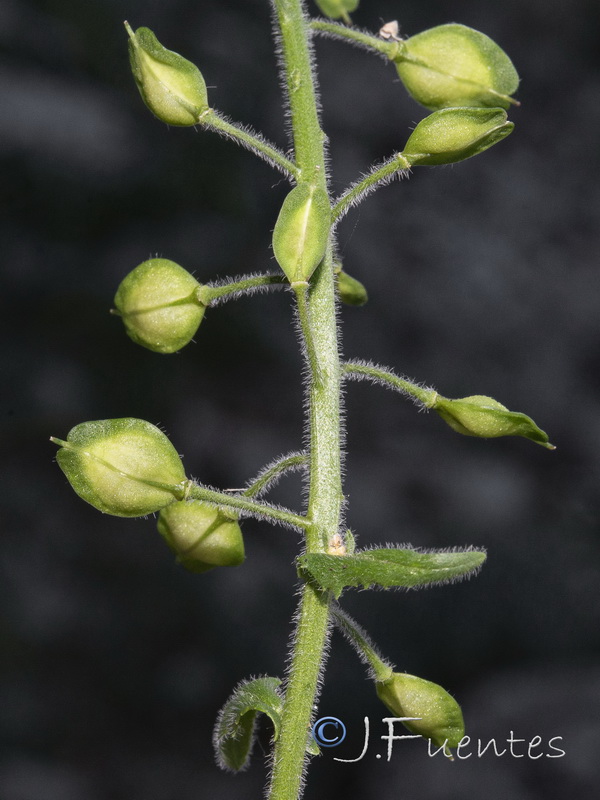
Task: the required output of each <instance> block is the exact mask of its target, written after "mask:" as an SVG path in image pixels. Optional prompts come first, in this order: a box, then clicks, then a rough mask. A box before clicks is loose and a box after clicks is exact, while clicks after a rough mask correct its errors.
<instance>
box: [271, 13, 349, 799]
mask: <svg viewBox="0 0 600 800" xmlns="http://www.w3.org/2000/svg"><path fill="white" fill-rule="evenodd" d="M272 2H273V6H274V9H275V15H276V22H277V26H278V29H279V32H280V37H281V53H282V63H283V70H284V75H285V84H286V87H287V92H288V100H289V109H290V117H291V122H292V133H293V139H294V150H295V160H296V164H297V165H298V167H299V169H300V173H301V180H302V181H306V182H308V183H310V184H311V185H313V186H316V187H320V188H323V189H325V190H326V189H327V176H326V166H325V152H324V140H325V136H324V134H323V131H322V130H321V125H320V120H319V114H318V108H317V99H316V89H315V77H314V73H313V63H312V53H311V47H310V42H309V29H308V22H307V19H306V17H305V14H304V8H303V2H302V0H272ZM306 299H307V297H306V295H305V296H304V297H303V298H301V299H300V305H299V315H300V319H301V324H302V328H303V347H304V349H305V352H306V354H307V367H308V371H309V389H308V392H309V394H308V402H309V412H308V413H309V438H310V441H309V453H310V483H309V499H308V518H309V519H310V520H311V524H310V526H309V527H308V528H307V531H306V549H307V551H308V552H313V553H317V552H324V550H325V549H326V546H327V541H328V539H329V538H330V537H331V536H332V535H333V534H335V533H336V532H337V531H338V528H339V525H340V513H341V505H342V499H343V498H342V486H341V431H340V379H341V370H340V359H339V345H338V332H337V326H336V315H335V303H336V298H335V285H334V274H333V259H332V254H331V246H329V247H328V248H327V253H326V255H325V257H324V259H323V261H322V262H321V264H320V265H319V267H318V268H317V270H316V271H315V273H314V274H313V276H312V278H311V289H310V294H309V296H308V303H305V302H304V301H305V300H306ZM311 353H312V356H311ZM297 620H298V622H297V628H296V632H295V638H294V641H293V651H292V656H291V665H290V669H289V672H288V677H287V685H286V692H285V700H284V705H283V712H282V720H281V732H280V735H279V738H278V740H277V742H276V744H275V750H274V754H273V771H272V774H271V783H270V789H269V794H268V798H269V800H297V799H298V798H299V797H300V795H301V793H302V787H303V775H304V769H305V765H306V757H307V756H306V748H307V745H308V742H309V737H310V728H311V721H312V716H313V710H314V704H315V700H316V697H317V693H318V689H319V678H320V674H321V669H322V663H323V659H324V654H325V647H326V643H327V636H328V631H329V598H328V597H327V596H326V595H324V594H323V593H321V592H319V591H317V590H316V589H315V588H313V587H312V586H310V585H309V584H305V585H304V586H303V587H302V597H301V601H300V608H299V612H298V616H297Z"/></svg>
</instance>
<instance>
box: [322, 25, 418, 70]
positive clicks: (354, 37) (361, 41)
mask: <svg viewBox="0 0 600 800" xmlns="http://www.w3.org/2000/svg"><path fill="white" fill-rule="evenodd" d="M310 27H311V28H312V29H313V31H315V32H316V33H320V34H321V35H322V36H327V37H329V38H331V39H342V40H345V41H347V42H350V44H354V45H356V46H357V47H361V48H362V49H363V50H370V51H371V52H372V51H375V52H376V53H379V55H381V56H384V58H389V59H390V60H393V59H394V58H396V57H397V56H398V55H400V53H401V52H402V50H403V49H404V43H403V42H399V41H386V40H385V39H380V38H379V37H377V36H373V35H372V34H370V33H364V32H363V31H359V30H357V29H356V28H348V27H347V26H346V25H340V23H339V22H326V21H325V20H322V19H314V20H312V21H311V23H310Z"/></svg>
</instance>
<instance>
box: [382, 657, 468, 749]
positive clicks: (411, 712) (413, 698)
mask: <svg viewBox="0 0 600 800" xmlns="http://www.w3.org/2000/svg"><path fill="white" fill-rule="evenodd" d="M375 688H376V691H377V695H378V697H379V699H380V700H381V701H382V702H383V703H385V705H386V706H387V707H388V708H389V710H390V711H391V712H392V714H394V715H395V716H396V717H417V718H418V719H415V720H411V721H410V722H404V723H403V724H404V725H405V726H406V727H407V728H408V730H409V731H411V732H412V733H416V734H419V735H420V736H423V737H424V738H425V739H431V741H432V742H433V743H434V744H435V745H436V746H437V747H443V748H444V752H445V754H446V755H448V756H450V755H451V754H450V749H449V748H451V747H457V746H458V743H459V742H460V740H461V739H462V738H463V736H464V735H465V724H464V721H463V715H462V711H461V710H460V706H459V705H458V703H457V702H456V700H455V699H454V698H453V697H452V696H451V695H449V694H448V692H447V691H446V690H445V689H442V687H441V686H438V684H437V683H432V682H431V681H426V680H423V678H417V677H416V676H415V675H407V674H405V673H400V672H394V673H393V675H392V677H391V678H389V679H388V680H386V681H381V682H377V683H376V684H375Z"/></svg>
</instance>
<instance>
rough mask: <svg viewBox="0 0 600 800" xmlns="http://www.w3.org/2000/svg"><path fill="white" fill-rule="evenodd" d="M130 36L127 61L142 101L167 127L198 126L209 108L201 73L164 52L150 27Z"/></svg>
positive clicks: (172, 53)
mask: <svg viewBox="0 0 600 800" xmlns="http://www.w3.org/2000/svg"><path fill="white" fill-rule="evenodd" d="M125 27H126V29H127V33H128V34H129V62H130V64H131V71H132V72H133V77H134V78H135V82H136V84H137V87H138V89H139V91H140V94H141V95H142V100H143V101H144V103H145V104H146V105H147V106H148V108H149V109H150V111H152V113H153V114H154V115H155V116H157V117H158V118H159V119H161V120H162V121H163V122H166V123H167V124H169V125H179V126H189V125H197V124H198V118H199V116H200V114H202V113H203V112H204V111H206V110H207V109H208V95H207V92H206V84H205V82H204V78H203V77H202V73H201V72H200V70H199V69H198V67H197V66H196V65H195V64H192V62H191V61H188V60H187V59H186V58H184V57H183V56H180V55H179V53H174V52H173V51H172V50H167V49H166V48H165V47H163V46H162V44H161V43H160V42H159V41H158V39H157V38H156V36H155V35H154V34H153V33H152V31H151V30H150V29H149V28H138V29H137V30H136V32H135V33H134V32H133V30H132V29H131V27H130V26H129V24H128V23H127V22H126V23H125Z"/></svg>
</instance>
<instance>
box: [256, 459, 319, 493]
mask: <svg viewBox="0 0 600 800" xmlns="http://www.w3.org/2000/svg"><path fill="white" fill-rule="evenodd" d="M307 466H308V454H307V453H292V455H290V456H286V457H285V458H281V459H280V460H279V461H277V462H276V463H275V464H272V465H271V466H269V467H267V468H266V469H264V470H263V471H262V472H261V473H260V474H259V475H258V477H257V478H255V479H254V480H253V481H251V482H250V485H249V486H248V488H247V489H244V496H245V497H258V496H259V495H260V494H262V493H263V492H264V491H266V489H268V488H269V486H270V485H271V484H272V483H273V481H276V480H277V479H278V478H279V477H280V476H281V475H283V474H284V473H285V472H289V471H290V470H296V469H299V468H300V469H301V468H303V467H307Z"/></svg>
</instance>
